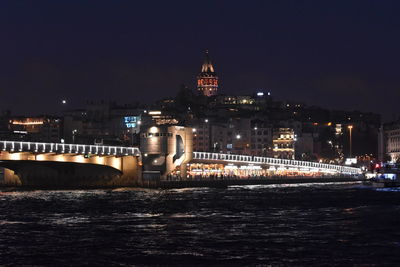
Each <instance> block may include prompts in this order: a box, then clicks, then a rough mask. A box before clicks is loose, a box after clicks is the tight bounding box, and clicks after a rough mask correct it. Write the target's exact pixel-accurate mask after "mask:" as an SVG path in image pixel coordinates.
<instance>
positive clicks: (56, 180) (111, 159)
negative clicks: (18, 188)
mask: <svg viewBox="0 0 400 267" xmlns="http://www.w3.org/2000/svg"><path fill="white" fill-rule="evenodd" d="M0 166H1V167H4V168H5V169H4V184H7V185H27V186H134V185H137V184H138V183H140V179H141V171H140V162H139V157H137V156H121V157H116V156H97V155H95V156H90V157H89V156H86V157H85V156H84V155H76V154H56V153H45V154H35V153H30V152H17V153H10V152H6V151H2V152H1V153H0Z"/></svg>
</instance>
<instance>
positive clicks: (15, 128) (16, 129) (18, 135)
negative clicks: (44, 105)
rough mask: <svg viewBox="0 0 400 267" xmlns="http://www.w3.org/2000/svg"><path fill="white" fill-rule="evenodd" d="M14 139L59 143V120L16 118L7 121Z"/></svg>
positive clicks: (52, 118)
mask: <svg viewBox="0 0 400 267" xmlns="http://www.w3.org/2000/svg"><path fill="white" fill-rule="evenodd" d="M9 129H10V130H11V134H12V135H13V136H14V139H21V140H26V141H43V142H59V141H60V139H61V120H60V119H59V118H55V117H47V116H41V117H16V118H12V119H10V121H9Z"/></svg>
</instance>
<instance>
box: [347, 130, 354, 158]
mask: <svg viewBox="0 0 400 267" xmlns="http://www.w3.org/2000/svg"><path fill="white" fill-rule="evenodd" d="M347 128H349V137H350V158H351V157H352V151H351V150H352V144H351V141H352V140H351V131H352V130H353V125H349V126H347Z"/></svg>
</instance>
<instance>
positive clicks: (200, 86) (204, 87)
mask: <svg viewBox="0 0 400 267" xmlns="http://www.w3.org/2000/svg"><path fill="white" fill-rule="evenodd" d="M197 90H198V91H199V92H201V93H202V94H203V95H205V96H212V95H216V94H217V90H218V77H217V74H216V73H215V71H214V67H213V65H212V63H211V60H210V57H209V56H208V50H206V59H205V60H204V63H203V65H202V66H201V72H200V74H199V75H198V76H197Z"/></svg>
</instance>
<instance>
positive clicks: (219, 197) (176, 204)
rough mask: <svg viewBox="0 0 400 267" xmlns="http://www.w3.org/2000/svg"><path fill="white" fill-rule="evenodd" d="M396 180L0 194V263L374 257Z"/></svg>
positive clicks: (393, 207) (393, 211)
mask: <svg viewBox="0 0 400 267" xmlns="http://www.w3.org/2000/svg"><path fill="white" fill-rule="evenodd" d="M399 192H400V191H399V190H398V189H390V190H387V189H386V188H384V190H383V189H382V188H379V189H373V188H370V187H365V186H361V185H360V184H357V183H335V184H323V183H321V184H301V185H295V184H290V185H261V186H232V187H228V188H227V189H213V188H189V189H173V190H147V189H137V188H119V189H112V190H111V189H110V190H56V191H45V190H35V191H23V190H17V191H9V190H6V189H4V190H2V192H1V193H0V264H12V265H56V264H61V265H79V266H81V265H85V264H86V265H89V264H95V265H111V264H112V265H117V264H118V265H119V264H127V265H131V264H136V265H189V264H195V265H196V264H197V265H239V264H245V265H258V264H272V265H310V264H311V265H348V264H351V265H376V264H382V263H386V264H389V265H390V264H395V263H397V262H398V260H399V259H398V256H397V255H399V253H400V245H399V244H400V233H399V231H398V230H397V229H398V225H399V223H400V220H399V219H398V218H400V216H398V215H400V214H399V213H400V194H399Z"/></svg>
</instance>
